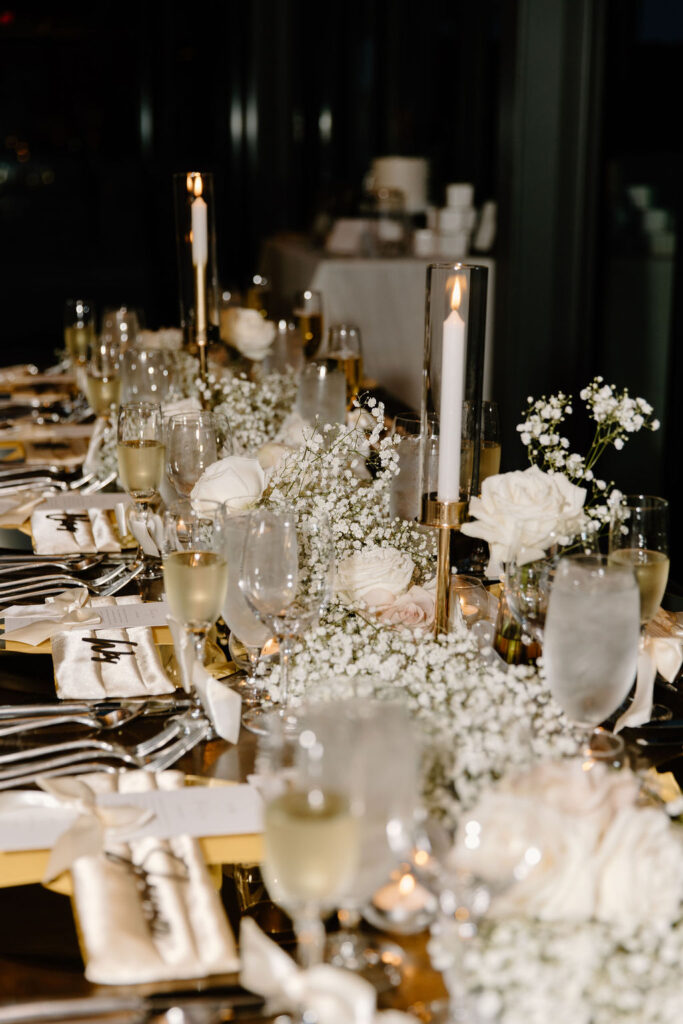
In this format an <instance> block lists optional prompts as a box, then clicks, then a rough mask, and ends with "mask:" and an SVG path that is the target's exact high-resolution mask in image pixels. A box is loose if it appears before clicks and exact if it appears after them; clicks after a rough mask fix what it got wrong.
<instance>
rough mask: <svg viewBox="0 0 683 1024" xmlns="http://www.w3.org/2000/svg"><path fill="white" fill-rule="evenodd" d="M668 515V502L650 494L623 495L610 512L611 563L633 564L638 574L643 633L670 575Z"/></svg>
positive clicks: (657, 605)
mask: <svg viewBox="0 0 683 1024" xmlns="http://www.w3.org/2000/svg"><path fill="white" fill-rule="evenodd" d="M668 518H669V503H668V502H667V501H666V500H665V499H664V498H657V497H654V496H651V495H647V494H626V495H624V496H623V497H622V499H621V501H620V502H619V504H618V505H615V506H614V508H613V509H612V513H611V518H610V530H609V562H610V564H612V565H626V566H630V567H631V568H632V569H633V571H634V572H635V574H636V582H637V584H638V590H639V592H640V628H641V634H642V635H643V636H644V634H645V630H646V628H647V626H648V623H649V622H651V620H652V619H653V618H654V617H655V615H656V614H657V611H658V609H659V606H660V604H661V601H662V598H663V597H664V591H665V590H666V584H667V580H668V578H669V554H668V551H669V548H668V537H667V534H668Z"/></svg>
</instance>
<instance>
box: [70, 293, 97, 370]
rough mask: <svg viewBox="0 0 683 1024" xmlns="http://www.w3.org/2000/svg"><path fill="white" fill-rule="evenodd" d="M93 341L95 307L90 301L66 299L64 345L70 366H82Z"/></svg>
mask: <svg viewBox="0 0 683 1024" xmlns="http://www.w3.org/2000/svg"><path fill="white" fill-rule="evenodd" d="M94 340H95V305H94V303H93V302H92V301H91V300H90V299H67V300H66V303H65V306H64V344H65V346H66V351H67V353H68V355H69V359H70V360H71V365H72V366H78V365H79V364H80V365H81V366H83V365H84V364H85V362H86V360H87V358H88V348H89V347H90V345H92V343H93V342H94Z"/></svg>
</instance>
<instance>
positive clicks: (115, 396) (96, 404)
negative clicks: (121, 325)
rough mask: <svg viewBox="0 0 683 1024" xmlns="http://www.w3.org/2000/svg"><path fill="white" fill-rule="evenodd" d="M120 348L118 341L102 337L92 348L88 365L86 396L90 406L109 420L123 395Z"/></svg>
mask: <svg viewBox="0 0 683 1024" xmlns="http://www.w3.org/2000/svg"><path fill="white" fill-rule="evenodd" d="M119 369H120V349H119V345H118V342H115V341H107V340H106V339H105V338H101V339H100V341H98V342H96V343H95V344H94V345H93V346H92V348H91V350H90V359H89V361H88V366H87V377H86V396H87V399H88V403H89V405H90V408H91V409H92V411H93V412H94V413H95V415H96V416H97V417H99V418H101V419H105V420H108V419H109V417H110V415H111V414H112V412H113V411H114V410H115V409H117V408H118V405H119V400H120V397H121V377H120V375H119Z"/></svg>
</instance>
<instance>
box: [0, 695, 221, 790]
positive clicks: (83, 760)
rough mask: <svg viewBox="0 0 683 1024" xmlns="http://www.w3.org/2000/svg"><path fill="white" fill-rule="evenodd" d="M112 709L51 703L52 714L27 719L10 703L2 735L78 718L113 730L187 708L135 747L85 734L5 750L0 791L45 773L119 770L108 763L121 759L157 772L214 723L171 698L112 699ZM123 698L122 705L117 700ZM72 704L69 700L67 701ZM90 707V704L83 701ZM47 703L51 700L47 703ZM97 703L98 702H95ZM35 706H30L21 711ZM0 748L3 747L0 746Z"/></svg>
mask: <svg viewBox="0 0 683 1024" xmlns="http://www.w3.org/2000/svg"><path fill="white" fill-rule="evenodd" d="M111 703H112V707H111V709H110V710H103V706H99V707H100V708H101V710H100V711H99V712H98V711H97V710H93V711H92V712H91V713H89V714H78V715H74V714H70V713H68V712H67V713H63V712H64V709H63V708H62V707H60V706H59V705H52V713H51V714H49V715H48V714H45V715H44V716H43V717H42V718H40V717H36V718H24V719H21V718H19V717H17V716H10V715H9V713H8V712H9V710H10V709H9V708H5V709H3V711H4V712H5V715H4V716H3V721H11V722H12V724H11V725H9V726H5V725H3V726H2V727H0V736H8V735H14V736H16V735H17V734H21V735H22V736H23V735H24V734H26V733H30V732H33V731H34V730H36V729H40V728H46V727H48V726H53V725H64V724H72V723H78V724H82V725H86V726H90V727H91V728H100V729H114V728H118V727H120V726H121V725H123V724H125V723H127V722H129V721H132V719H133V718H137V717H138V716H139V715H146V714H159V713H166V714H169V713H171V712H183V710H184V713H176V714H174V715H173V716H172V717H171V718H170V719H169V721H167V722H166V724H165V725H164V726H163V727H162V728H161V729H160V730H159V731H158V732H155V733H154V734H153V735H152V736H151V737H149V738H148V739H146V740H142V741H141V742H139V743H136V744H134V745H132V746H128V745H124V744H122V743H119V742H116V743H115V742H109V741H106V740H101V739H95V738H93V737H84V738H82V739H73V740H65V741H62V742H59V743H47V744H43V745H40V746H36V747H25V748H21V749H17V750H9V751H7V752H0V790H2V789H10V788H12V787H13V786H16V785H18V784H19V785H24V784H28V783H33V782H35V781H36V780H37V779H38V778H39V777H40V776H48V777H55V776H58V775H72V774H75V773H79V772H90V771H106V772H113V771H118V770H119V769H117V768H116V767H114V766H113V765H111V764H108V763H107V762H109V761H115V762H120V763H121V764H123V765H127V766H128V767H130V768H144V769H145V770H146V771H151V772H157V771H163V770H164V769H165V768H170V767H171V765H173V764H175V762H176V761H177V760H178V759H179V758H180V757H182V756H183V754H186V753H188V752H189V751H190V750H192V748H193V747H195V746H196V745H197V744H198V743H199V742H201V740H203V739H205V738H206V737H207V736H208V733H209V731H210V728H211V725H210V723H209V722H208V720H206V719H204V718H197V717H195V716H194V715H193V714H192V711H191V710H188V702H187V701H182V700H181V701H179V702H172V701H170V700H166V701H157V700H151V701H149V702H148V701H146V700H140V701H135V702H134V701H130V702H127V701H122V702H111ZM117 703H119V704H120V706H119V707H118V708H117V707H116V706H115V705H116V704H117ZM67 706H68V705H67ZM84 706H86V705H84ZM45 707H47V705H45ZM94 707H95V708H97V707H98V705H95V706H94ZM29 708H30V710H31V711H33V709H32V708H31V707H30V705H29V706H28V708H27V707H26V706H24V708H21V709H18V710H19V711H23V710H28V709H29ZM0 750H2V748H1V747H0Z"/></svg>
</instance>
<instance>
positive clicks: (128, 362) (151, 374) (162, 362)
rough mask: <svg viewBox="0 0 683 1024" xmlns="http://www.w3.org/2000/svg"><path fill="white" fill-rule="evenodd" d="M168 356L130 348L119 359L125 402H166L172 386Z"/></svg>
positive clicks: (143, 349) (158, 350) (170, 361)
mask: <svg viewBox="0 0 683 1024" xmlns="http://www.w3.org/2000/svg"><path fill="white" fill-rule="evenodd" d="M172 370H173V364H172V360H171V356H170V354H169V353H168V352H165V351H164V350H163V349H154V348H137V347H133V348H129V349H127V350H126V351H125V352H124V353H123V358H122V360H121V378H122V382H123V393H122V397H123V401H124V402H159V403H161V402H165V401H166V399H167V398H168V395H169V392H170V390H171V387H172V383H173V373H172Z"/></svg>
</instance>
